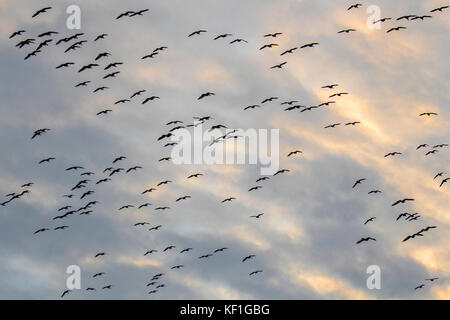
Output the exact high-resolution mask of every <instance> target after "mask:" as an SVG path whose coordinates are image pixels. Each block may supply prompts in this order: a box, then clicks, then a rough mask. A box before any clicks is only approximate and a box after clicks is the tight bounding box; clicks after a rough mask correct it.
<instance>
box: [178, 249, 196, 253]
mask: <svg viewBox="0 0 450 320" xmlns="http://www.w3.org/2000/svg"><path fill="white" fill-rule="evenodd" d="M191 250H193V249H192V248H186V249H183V250H181V252H180V253H184V252H189V251H191Z"/></svg>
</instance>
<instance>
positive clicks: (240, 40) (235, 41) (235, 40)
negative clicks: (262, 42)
mask: <svg viewBox="0 0 450 320" xmlns="http://www.w3.org/2000/svg"><path fill="white" fill-rule="evenodd" d="M238 42H245V43H248V41H247V40H244V39H241V38H238V39H234V40H233V41H231V42H230V44H233V43H238Z"/></svg>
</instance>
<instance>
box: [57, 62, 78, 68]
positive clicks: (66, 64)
mask: <svg viewBox="0 0 450 320" xmlns="http://www.w3.org/2000/svg"><path fill="white" fill-rule="evenodd" d="M72 64H75V62H65V63H61V64H60V65H58V66H57V67H56V69H60V68H67V67H69V66H70V65H72Z"/></svg>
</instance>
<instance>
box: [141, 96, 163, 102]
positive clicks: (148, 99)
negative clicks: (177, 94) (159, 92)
mask: <svg viewBox="0 0 450 320" xmlns="http://www.w3.org/2000/svg"><path fill="white" fill-rule="evenodd" d="M155 99H160V97H158V96H151V97H148V98H145V100H144V101H142V104H146V103H147V102H149V101H153V100H155Z"/></svg>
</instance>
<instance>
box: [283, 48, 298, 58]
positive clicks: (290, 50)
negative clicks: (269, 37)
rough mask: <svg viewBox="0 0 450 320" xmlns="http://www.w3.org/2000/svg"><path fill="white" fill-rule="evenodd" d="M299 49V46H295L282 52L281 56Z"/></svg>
mask: <svg viewBox="0 0 450 320" xmlns="http://www.w3.org/2000/svg"><path fill="white" fill-rule="evenodd" d="M297 49H298V47H294V48H291V49H289V50H286V51H284V52H283V53H281V54H280V56H284V55H285V54H288V53H292V52H294V51H295V50H297Z"/></svg>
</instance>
